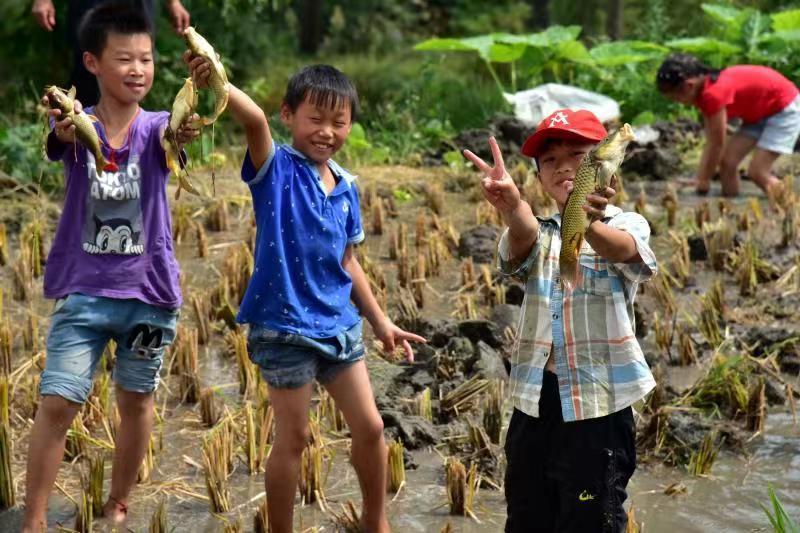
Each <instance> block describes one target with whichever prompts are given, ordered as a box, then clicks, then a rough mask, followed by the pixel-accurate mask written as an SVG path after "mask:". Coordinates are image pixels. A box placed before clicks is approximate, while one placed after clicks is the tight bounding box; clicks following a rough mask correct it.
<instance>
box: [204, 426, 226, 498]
mask: <svg viewBox="0 0 800 533" xmlns="http://www.w3.org/2000/svg"><path fill="white" fill-rule="evenodd" d="M228 428H229V424H228V422H227V421H226V422H223V423H222V424H221V425H220V426H217V428H216V429H215V430H212V433H211V435H210V436H209V438H207V439H206V441H205V442H204V443H203V452H202V453H203V476H204V478H205V484H206V491H207V493H208V498H209V505H210V508H211V511H212V512H214V513H226V512H228V511H229V510H230V488H229V486H228V475H229V473H230V462H231V457H230V455H231V453H232V452H231V450H232V446H233V443H232V440H233V436H232V432H231V431H229V430H228Z"/></svg>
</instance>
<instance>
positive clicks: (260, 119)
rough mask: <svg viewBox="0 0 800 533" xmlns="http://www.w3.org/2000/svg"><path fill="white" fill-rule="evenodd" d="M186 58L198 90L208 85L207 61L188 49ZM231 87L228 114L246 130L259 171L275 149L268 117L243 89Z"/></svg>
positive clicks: (255, 164)
mask: <svg viewBox="0 0 800 533" xmlns="http://www.w3.org/2000/svg"><path fill="white" fill-rule="evenodd" d="M183 59H184V61H186V63H187V64H188V65H189V70H190V71H191V73H192V77H193V78H194V79H195V83H196V84H197V87H198V88H200V87H206V86H208V77H209V75H210V74H211V65H210V64H209V63H208V61H206V60H205V59H203V58H202V57H193V56H192V55H191V52H190V51H188V50H187V51H186V52H185V53H184V55H183ZM228 88H229V93H228V111H229V112H230V114H231V115H232V116H233V119H234V120H235V121H236V122H238V123H239V124H241V125H242V126H243V127H244V132H245V137H247V148H248V150H249V151H250V160H251V161H252V162H253V166H254V167H255V168H260V167H261V165H263V164H264V162H265V161H266V160H267V157H269V152H270V150H271V149H272V133H271V132H270V130H269V123H268V122H267V115H266V114H265V113H264V111H263V110H262V109H261V108H260V107H258V104H256V103H255V102H254V101H253V99H252V98H250V97H249V96H247V94H245V93H244V92H243V91H242V90H241V89H239V88H238V87H236V86H235V85H233V84H232V83H228Z"/></svg>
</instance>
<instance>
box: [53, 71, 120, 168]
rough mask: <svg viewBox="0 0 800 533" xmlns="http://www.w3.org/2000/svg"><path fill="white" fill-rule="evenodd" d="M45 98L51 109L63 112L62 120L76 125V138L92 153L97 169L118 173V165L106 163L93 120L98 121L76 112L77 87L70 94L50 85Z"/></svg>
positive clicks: (71, 89) (83, 113)
mask: <svg viewBox="0 0 800 533" xmlns="http://www.w3.org/2000/svg"><path fill="white" fill-rule="evenodd" d="M44 97H45V98H46V99H47V103H48V105H49V106H50V109H58V110H60V111H61V117H62V119H63V117H69V118H70V119H72V123H73V124H75V138H76V139H77V140H78V142H80V143H81V144H82V145H83V146H85V147H86V149H88V150H89V151H90V152H92V154H93V155H94V160H95V165H97V168H98V169H102V170H107V171H109V172H116V171H117V170H118V169H117V165H115V164H114V163H112V162H109V161H106V158H105V157H104V156H103V151H102V149H101V146H102V143H101V141H100V137H99V136H98V135H97V130H95V129H94V124H93V123H92V122H93V120H97V119H95V118H94V117H91V116H90V115H88V114H87V113H85V112H83V111H81V112H80V113H76V112H75V87H72V88H70V90H69V92H67V91H64V90H63V89H61V88H59V87H56V86H55V85H48V86H47V87H46V88H45V92H44Z"/></svg>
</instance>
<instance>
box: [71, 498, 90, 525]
mask: <svg viewBox="0 0 800 533" xmlns="http://www.w3.org/2000/svg"><path fill="white" fill-rule="evenodd" d="M80 498H81V499H80V503H79V504H78V512H77V514H76V515H75V526H74V527H73V529H74V530H75V531H77V532H78V533H92V531H93V530H94V514H93V512H92V507H93V503H92V497H91V495H90V494H89V493H88V492H82V493H81V496H80Z"/></svg>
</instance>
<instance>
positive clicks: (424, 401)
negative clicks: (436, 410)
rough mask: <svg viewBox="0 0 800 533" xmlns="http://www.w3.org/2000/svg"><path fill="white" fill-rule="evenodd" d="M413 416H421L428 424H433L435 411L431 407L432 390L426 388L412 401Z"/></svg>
mask: <svg viewBox="0 0 800 533" xmlns="http://www.w3.org/2000/svg"><path fill="white" fill-rule="evenodd" d="M410 411H411V414H413V415H417V416H421V417H422V418H424V419H425V420H427V421H428V422H433V409H432V407H431V389H430V388H428V387H425V388H424V389H423V390H422V391H421V392H420V393H419V394H417V395H416V396H415V397H414V399H413V400H412V401H411V407H410Z"/></svg>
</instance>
